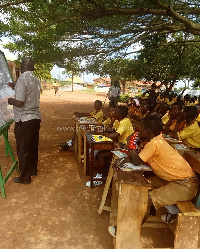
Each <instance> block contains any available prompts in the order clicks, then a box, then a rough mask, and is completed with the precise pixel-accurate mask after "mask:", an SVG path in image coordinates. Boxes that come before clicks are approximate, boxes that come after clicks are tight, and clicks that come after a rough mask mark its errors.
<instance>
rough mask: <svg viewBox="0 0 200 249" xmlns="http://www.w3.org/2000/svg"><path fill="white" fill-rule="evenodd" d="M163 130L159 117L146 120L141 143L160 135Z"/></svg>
mask: <svg viewBox="0 0 200 249" xmlns="http://www.w3.org/2000/svg"><path fill="white" fill-rule="evenodd" d="M162 130H163V124H162V120H161V118H160V117H159V116H158V115H150V116H147V117H145V118H144V120H143V122H142V125H141V128H140V131H139V138H140V140H141V141H147V140H148V138H150V137H152V136H153V137H156V136H158V135H160V133H161V132H162Z"/></svg>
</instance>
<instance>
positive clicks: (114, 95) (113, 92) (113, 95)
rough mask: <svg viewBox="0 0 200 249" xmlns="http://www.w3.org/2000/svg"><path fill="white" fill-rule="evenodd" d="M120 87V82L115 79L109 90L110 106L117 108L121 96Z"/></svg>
mask: <svg viewBox="0 0 200 249" xmlns="http://www.w3.org/2000/svg"><path fill="white" fill-rule="evenodd" d="M118 85H119V81H118V80H116V79H115V80H114V82H113V85H111V87H110V88H109V90H108V98H109V100H110V102H109V106H117V103H118V96H120V94H121V89H120V87H119V86H118Z"/></svg>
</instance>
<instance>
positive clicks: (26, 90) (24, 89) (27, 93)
mask: <svg viewBox="0 0 200 249" xmlns="http://www.w3.org/2000/svg"><path fill="white" fill-rule="evenodd" d="M40 90H41V84H40V82H39V80H38V79H37V78H35V76H34V75H33V72H31V71H26V72H24V73H23V74H21V75H20V77H19V79H18V80H17V82H16V85H15V99H16V100H19V101H23V102H24V105H23V106H21V107H17V106H14V107H13V108H14V119H15V122H19V121H20V120H21V121H22V122H24V121H28V120H31V119H41V113H40V110H39V105H40Z"/></svg>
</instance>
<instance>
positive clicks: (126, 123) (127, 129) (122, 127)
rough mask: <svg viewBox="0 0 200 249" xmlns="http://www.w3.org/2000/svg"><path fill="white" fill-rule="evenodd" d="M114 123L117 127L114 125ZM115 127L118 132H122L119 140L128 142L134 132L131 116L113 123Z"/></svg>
mask: <svg viewBox="0 0 200 249" xmlns="http://www.w3.org/2000/svg"><path fill="white" fill-rule="evenodd" d="M114 125H115V126H116V127H114ZM113 128H114V129H115V128H116V132H117V133H119V134H120V136H119V138H118V141H119V142H120V143H124V144H127V137H128V136H130V135H131V134H132V133H133V132H134V129H133V126H132V124H131V121H130V119H129V118H124V119H122V120H121V121H120V122H119V121H118V124H117V123H114V124H113Z"/></svg>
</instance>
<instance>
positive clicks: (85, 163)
mask: <svg viewBox="0 0 200 249" xmlns="http://www.w3.org/2000/svg"><path fill="white" fill-rule="evenodd" d="M85 140H86V142H85V148H84V149H85V151H84V168H85V170H86V176H89V175H90V165H89V164H90V160H89V157H90V153H89V144H88V142H87V138H85Z"/></svg>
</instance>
